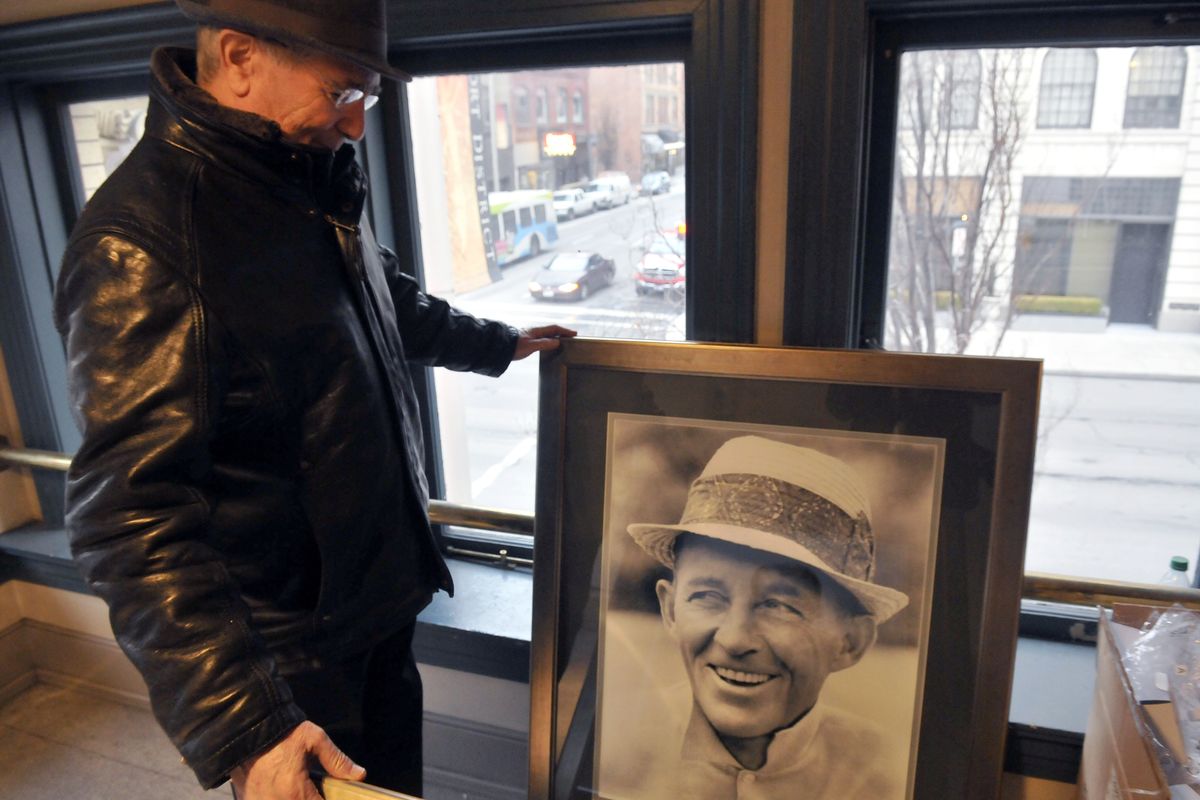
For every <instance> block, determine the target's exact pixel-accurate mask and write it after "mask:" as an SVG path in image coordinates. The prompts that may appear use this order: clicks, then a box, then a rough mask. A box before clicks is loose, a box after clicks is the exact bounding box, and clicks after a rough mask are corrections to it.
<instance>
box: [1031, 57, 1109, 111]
mask: <svg viewBox="0 0 1200 800" xmlns="http://www.w3.org/2000/svg"><path fill="white" fill-rule="evenodd" d="M1095 91H1096V51H1095V50H1090V49H1078V50H1077V49H1067V50H1058V49H1054V50H1050V51H1048V52H1047V53H1046V58H1045V59H1044V60H1043V61H1042V83H1041V87H1040V89H1039V90H1038V118H1037V124H1038V127H1039V128H1090V127H1091V125H1092V96H1093V95H1094V94H1095Z"/></svg>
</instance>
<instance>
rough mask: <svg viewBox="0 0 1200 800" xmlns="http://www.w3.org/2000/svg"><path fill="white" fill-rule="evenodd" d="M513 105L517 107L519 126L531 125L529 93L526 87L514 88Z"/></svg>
mask: <svg viewBox="0 0 1200 800" xmlns="http://www.w3.org/2000/svg"><path fill="white" fill-rule="evenodd" d="M513 103H514V104H515V105H516V107H517V124H518V125H528V124H529V91H528V90H527V89H526V88H525V87H524V86H517V87H514V88H513Z"/></svg>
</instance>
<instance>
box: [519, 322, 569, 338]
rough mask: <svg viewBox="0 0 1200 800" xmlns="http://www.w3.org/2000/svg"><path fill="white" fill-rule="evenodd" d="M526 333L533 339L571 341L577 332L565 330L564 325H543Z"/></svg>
mask: <svg viewBox="0 0 1200 800" xmlns="http://www.w3.org/2000/svg"><path fill="white" fill-rule="evenodd" d="M525 333H526V334H527V335H528V336H530V337H531V338H533V339H546V338H553V339H569V338H571V337H572V336H574V335H575V331H573V330H571V329H570V328H564V327H563V326H562V325H543V326H541V327H538V328H530V329H528V330H527V331H525Z"/></svg>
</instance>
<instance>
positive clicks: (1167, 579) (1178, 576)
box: [1158, 556, 1192, 589]
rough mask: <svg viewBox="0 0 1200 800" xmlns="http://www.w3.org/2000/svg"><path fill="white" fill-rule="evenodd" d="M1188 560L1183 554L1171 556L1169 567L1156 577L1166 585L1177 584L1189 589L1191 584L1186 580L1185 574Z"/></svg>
mask: <svg viewBox="0 0 1200 800" xmlns="http://www.w3.org/2000/svg"><path fill="white" fill-rule="evenodd" d="M1187 569H1188V560H1187V559H1186V558H1184V557H1183V556H1171V568H1170V569H1169V570H1167V571H1166V573H1165V574H1164V575H1163V576H1162V577H1161V578H1159V579H1158V582H1159V583H1165V584H1167V585H1168V586H1179V587H1181V588H1183V589H1190V588H1191V586H1192V584H1191V583H1190V582H1189V581H1188V576H1187Z"/></svg>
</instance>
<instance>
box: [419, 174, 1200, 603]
mask: <svg viewBox="0 0 1200 800" xmlns="http://www.w3.org/2000/svg"><path fill="white" fill-rule="evenodd" d="M683 203H684V196H683V186H682V181H677V182H676V184H675V186H674V187H673V188H672V191H671V192H670V193H669V194H665V195H659V196H657V197H655V198H653V200H651V199H648V198H644V197H642V198H636V199H634V200H632V201H631V202H630V203H629V204H628V205H626V206H622V207H618V208H615V209H612V210H606V211H600V212H597V213H594V214H590V215H587V216H584V217H581V218H579V219H576V220H572V221H564V222H562V223H560V224H559V236H560V239H559V242H558V245H557V247H556V248H555V250H554V251H553V252H559V253H562V252H569V251H570V250H571V249H580V250H594V251H596V252H599V253H601V254H602V255H604V256H605V257H608V258H612V259H614V261H615V263H616V278H615V280H614V282H613V285H612V286H610V287H607V288H605V289H603V290H601V291H599V292H596V293H595V294H593V295H592V296H591V297H589V298H588V299H587V300H585V301H582V302H577V303H570V302H545V301H541V300H536V299H534V298H532V297H531V296H530V295H529V292H528V289H527V288H526V286H527V283H528V281H529V279H530V277H532V276H533V274H534V273H535V272H536V271H537V270H538V269H539V268H540V266H541V265H542V264H544V263H545V262H546V261H547V260H549V258H550V257H551V256H552V254H553V253H543V254H542V255H541V256H540V257H538V258H537V259H529V260H526V261H524V262H519V263H517V264H514V265H512V266H510V267H507V268H505V271H504V280H503V281H501V282H499V283H496V284H493V285H491V286H488V287H485V288H483V289H480V290H478V291H475V292H472V293H470V294H468V295H464V296H462V297H459V298H457V299H456V300H455V302H456V304H458V305H459V306H461V307H463V308H464V309H466V310H469V311H471V312H472V313H476V314H479V315H481V316H488V317H493V318H496V319H502V320H505V321H507V322H509V323H511V324H514V325H518V326H529V325H537V324H545V323H549V322H558V323H561V324H564V325H567V326H570V327H574V328H576V329H578V330H579V332H580V333H581V334H582V335H585V336H600V337H619V338H646V339H663V338H670V339H682V338H683V324H682V320H683V317H682V313H683V307H682V303H680V302H677V301H675V302H673V301H671V300H669V299H666V298H662V297H656V296H646V297H643V296H639V295H637V294H636V292H635V291H634V285H633V278H632V274H633V266H634V262H635V259H636V254H635V248H636V246H637V244H638V243H640V242H641V241H643V240H644V237H645V235H646V234H648V233H650V232H652V231H653V230H654V229H655V228H656V227H658V228H667V229H669V228H673V227H674V225H675V223H676V222H679V221H681V220H683V218H684V205H683ZM1152 334H1153V332H1150V335H1152ZM1097 336H1104V334H1097ZM1051 339H1053V337H1052V336H1051ZM1051 339H1047V340H1045V341H1043V342H1041V343H1040V346H1042V347H1054V346H1055V345H1054V342H1053V341H1051ZM1063 342H1064V344H1065V343H1066V342H1067V339H1066V338H1064V339H1063ZM1028 355H1030V356H1033V357H1037V356H1038V355H1039V353H1038V352H1033V351H1030V352H1028ZM437 373H438V387H439V394H440V396H441V397H442V403H441V406H442V417H443V431H444V433H443V439H444V443H452V442H455V441H458V442H459V444H458V446H457V447H455V446H448V447H446V456H447V458H446V462H447V465H448V473H449V474H450V475H451V477H450V478H449V481H450V484H451V485H452V486H456V487H458V488H457V491H453V490H452V497H455V499H458V500H460V501H462V502H471V503H474V504H477V505H482V506H489V507H495V508H509V509H516V510H522V511H532V509H533V500H534V489H535V460H536V436H537V377H538V376H537V360H536V359H529V360H526V361H523V362H518V363H516V364H513V365H512V367H510V369H509V371H508V372H507V373H506V374H505V375H504V376H503V377H502V378H500V379H499V380H492V379H488V378H481V377H478V376H474V375H462V374H451V373H447V372H446V371H445V370H438V371H437ZM452 427H457V428H458V433H457V434H451V433H450V429H451V428H452ZM464 429H465V431H466V437H465V441H464V440H463V436H462V431H463V430H464ZM467 441H469V442H470V445H469V447H468V446H467V444H466V442H467ZM455 452H457V453H459V454H460V456H459V457H458V458H455V457H454V456H453V455H452V454H453V453H455ZM468 452H469V456H466V455H465V454H466V453H468ZM1032 516H1033V518H1032V521H1031V524H1030V536H1029V542H1028V547H1027V553H1028V555H1027V562H1026V563H1027V568H1028V569H1029V570H1033V571H1039V572H1053V573H1063V574H1072V575H1086V576H1089V577H1094V578H1108V579H1114V580H1126V581H1146V582H1154V581H1156V580H1157V579H1158V577H1159V576H1160V575H1161V574H1162V573H1163V572H1164V571H1165V570H1166V568H1167V563H1168V561H1169V559H1170V557H1171V556H1172V555H1184V556H1187V557H1188V559H1189V560H1190V561H1192V562H1193V567H1194V566H1195V564H1194V562H1195V560H1196V557H1197V551H1198V549H1200V527H1198V526H1197V520H1200V382H1196V381H1175V380H1170V379H1161V380H1159V379H1147V378H1146V377H1138V376H1130V377H1120V376H1117V375H1095V376H1091V375H1088V374H1086V373H1085V374H1071V373H1070V372H1069V371H1063V370H1060V371H1055V370H1053V369H1050V368H1048V369H1047V373H1046V375H1045V378H1044V382H1043V391H1042V425H1041V434H1040V436H1039V442H1038V458H1037V468H1036V474H1035V484H1034V497H1033V515H1032Z"/></svg>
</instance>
